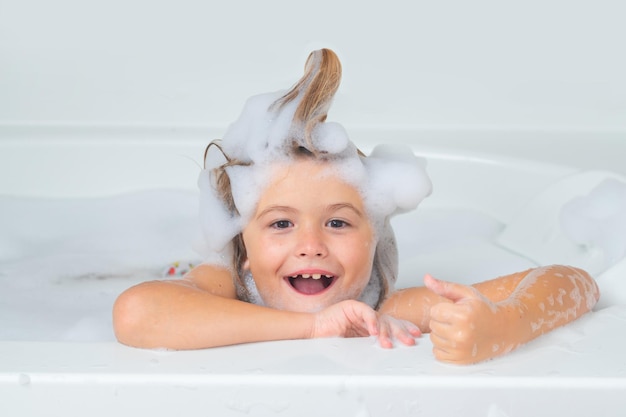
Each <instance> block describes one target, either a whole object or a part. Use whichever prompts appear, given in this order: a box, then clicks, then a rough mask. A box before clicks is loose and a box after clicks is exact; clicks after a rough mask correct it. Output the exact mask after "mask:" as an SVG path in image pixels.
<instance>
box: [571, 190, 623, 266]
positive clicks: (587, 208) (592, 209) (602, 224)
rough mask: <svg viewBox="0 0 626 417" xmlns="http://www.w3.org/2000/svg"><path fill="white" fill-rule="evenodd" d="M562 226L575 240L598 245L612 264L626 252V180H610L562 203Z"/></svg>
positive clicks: (592, 246)
mask: <svg viewBox="0 0 626 417" xmlns="http://www.w3.org/2000/svg"><path fill="white" fill-rule="evenodd" d="M560 221H561V227H562V229H563V232H564V234H565V235H566V236H568V237H569V238H570V239H571V240H572V241H574V242H576V243H578V244H580V245H583V246H586V247H589V248H599V249H601V250H602V251H603V252H604V255H605V263H606V265H605V267H609V266H611V265H612V264H614V263H615V262H617V261H618V260H619V259H621V258H623V257H624V256H625V255H626V183H624V182H621V181H618V180H615V179H608V180H605V181H603V182H602V183H600V184H599V185H598V186H597V187H596V188H594V189H593V190H592V191H591V192H590V193H589V194H588V195H587V196H583V197H577V198H574V199H572V200H571V201H570V202H568V203H567V204H565V205H564V206H563V209H562V210H561V217H560Z"/></svg>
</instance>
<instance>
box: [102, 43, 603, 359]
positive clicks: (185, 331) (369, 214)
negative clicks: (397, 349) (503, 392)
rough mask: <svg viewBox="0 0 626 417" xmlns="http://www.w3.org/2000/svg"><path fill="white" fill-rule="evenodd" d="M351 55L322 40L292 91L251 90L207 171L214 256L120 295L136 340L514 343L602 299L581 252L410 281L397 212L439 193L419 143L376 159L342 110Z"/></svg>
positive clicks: (123, 322)
mask: <svg viewBox="0 0 626 417" xmlns="http://www.w3.org/2000/svg"><path fill="white" fill-rule="evenodd" d="M340 77H341V65H340V63H339V60H338V59H337V57H336V55H335V54H334V53H333V52H332V51H330V50H327V49H323V50H319V51H315V52H313V53H312V54H311V55H310V56H309V59H308V60H307V64H306V68H305V74H304V76H303V77H302V79H300V81H299V82H298V83H297V84H296V85H295V86H294V87H293V88H292V89H291V90H290V91H288V92H287V93H286V94H279V95H277V94H265V95H261V96H257V97H253V98H251V99H250V100H249V101H248V103H247V104H246V107H245V108H244V111H243V113H242V115H241V116H240V118H239V119H238V120H237V121H236V122H235V123H234V124H233V125H231V127H230V128H229V130H228V131H227V133H226V135H225V137H224V140H223V141H221V142H219V141H215V142H213V143H211V144H210V145H209V147H208V148H207V152H206V155H205V170H204V171H202V173H201V175H200V179H199V187H200V192H201V193H200V194H201V201H200V204H201V214H202V217H201V224H202V228H203V232H204V237H205V241H206V247H205V248H204V252H205V253H204V255H205V259H206V260H205V262H204V263H203V264H202V265H200V266H198V267H196V268H194V269H193V270H191V271H190V272H189V273H188V274H187V275H186V276H185V278H184V279H182V280H171V281H155V282H147V283H143V284H140V285H137V286H135V287H133V288H130V289H128V290H127V291H125V292H124V293H123V294H121V295H120V297H119V298H118V299H117V301H116V303H115V306H114V312H113V313H114V328H115V333H116V335H117V338H118V339H119V341H120V342H122V343H125V344H128V345H133V346H139V347H146V348H154V347H166V348H172V349H197V348H207V347H213V346H224V345H231V344H238V343H247V342H255V341H265V340H281V339H296V338H314V337H331V336H343V337H355V336H369V335H374V336H376V337H377V338H378V341H379V343H380V345H381V346H383V347H391V346H392V343H393V342H392V341H393V340H396V341H398V342H400V343H403V344H406V345H412V344H414V343H415V338H416V337H418V336H419V335H420V334H421V332H430V338H431V340H432V343H433V353H434V355H435V357H436V358H437V359H439V360H441V361H445V362H451V363H473V362H478V361H481V360H485V359H488V358H491V357H494V356H497V355H500V354H503V353H505V352H509V351H511V350H512V349H514V348H516V347H517V346H519V345H520V344H522V343H525V342H527V341H529V340H531V339H533V338H535V337H537V336H539V335H540V334H542V333H545V332H547V331H549V330H551V329H554V328H556V327H558V326H561V325H563V324H566V323H568V322H570V321H572V320H574V319H576V318H577V317H579V316H581V315H582V314H584V313H586V312H588V311H590V310H591V309H592V308H593V306H594V305H595V303H596V302H597V300H598V297H599V292H598V287H597V286H596V284H595V282H594V281H593V279H592V278H591V277H589V275H588V274H587V273H585V272H584V271H581V270H579V269H575V268H571V267H566V266H551V267H544V268H537V269H534V270H529V271H524V272H520V273H516V274H512V275H508V276H504V277H500V278H496V279H494V280H491V281H486V282H482V283H479V284H475V285H473V286H465V285H461V284H456V283H451V282H444V281H439V280H436V279H435V278H433V277H431V276H428V275H427V276H426V277H425V278H424V284H425V287H415V288H407V289H403V290H398V291H395V290H394V288H393V284H394V281H395V278H396V275H397V251H396V247H395V239H394V237H393V232H392V230H391V226H390V224H389V219H390V217H391V216H393V215H395V214H398V213H401V212H403V211H407V210H412V209H414V208H415V207H416V206H417V205H418V204H419V202H420V201H421V200H422V199H423V198H424V197H426V196H427V195H428V194H429V193H430V189H431V185H430V181H429V179H428V177H427V175H426V173H425V171H424V169H423V167H422V164H421V163H420V161H419V160H418V158H416V157H415V156H414V155H413V152H411V151H410V150H407V149H397V148H393V147H389V146H382V147H377V148H376V149H375V150H374V151H373V152H372V154H371V155H370V156H368V157H365V156H364V155H363V154H362V153H361V152H360V151H358V149H356V147H355V146H354V145H353V144H352V143H351V142H350V141H349V140H348V138H347V135H346V133H345V131H344V130H343V129H342V128H341V126H340V125H338V124H333V123H329V122H326V121H325V120H326V115H327V111H328V108H329V106H330V102H331V100H332V98H333V96H334V94H335V92H336V90H337V88H338V86H339V80H340Z"/></svg>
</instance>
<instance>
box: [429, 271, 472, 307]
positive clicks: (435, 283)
mask: <svg viewBox="0 0 626 417" xmlns="http://www.w3.org/2000/svg"><path fill="white" fill-rule="evenodd" d="M424 285H425V286H426V288H428V289H429V290H431V291H432V292H434V293H435V294H437V295H439V296H441V297H444V298H447V299H448V300H450V301H452V302H453V303H456V302H459V301H461V300H463V299H466V298H476V297H477V290H476V289H475V288H474V287H469V286H467V285H463V284H458V283H456V282H448V281H441V280H438V279H436V278H433V276H432V275H430V274H426V275H425V276H424Z"/></svg>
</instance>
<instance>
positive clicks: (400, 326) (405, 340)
mask: <svg viewBox="0 0 626 417" xmlns="http://www.w3.org/2000/svg"><path fill="white" fill-rule="evenodd" d="M411 327H415V326H412V323H409V322H403V321H399V322H397V323H396V325H395V326H393V337H394V338H395V339H396V340H398V341H399V342H400V343H402V344H403V345H406V346H413V345H414V344H415V337H417V335H413V334H412V333H411ZM418 331H419V329H418Z"/></svg>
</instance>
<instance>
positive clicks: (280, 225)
mask: <svg viewBox="0 0 626 417" xmlns="http://www.w3.org/2000/svg"><path fill="white" fill-rule="evenodd" d="M291 226H293V223H291V222H290V221H289V220H277V221H275V222H274V223H272V224H271V225H270V227H273V228H274V229H286V228H288V227H291Z"/></svg>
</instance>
